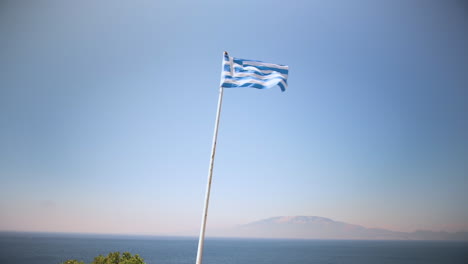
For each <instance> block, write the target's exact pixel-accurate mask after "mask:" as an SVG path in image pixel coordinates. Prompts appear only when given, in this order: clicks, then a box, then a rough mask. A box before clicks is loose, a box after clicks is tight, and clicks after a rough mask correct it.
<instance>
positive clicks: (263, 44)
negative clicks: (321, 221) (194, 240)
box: [0, 0, 468, 234]
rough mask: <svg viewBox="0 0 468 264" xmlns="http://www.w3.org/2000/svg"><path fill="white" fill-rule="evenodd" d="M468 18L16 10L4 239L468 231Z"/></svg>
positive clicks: (7, 4)
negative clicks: (244, 74)
mask: <svg viewBox="0 0 468 264" xmlns="http://www.w3.org/2000/svg"><path fill="white" fill-rule="evenodd" d="M467 14H468V8H467V5H466V3H464V2H463V1H458V0H449V1H437V0H426V1H423V0H414V1H404V0H396V1H385V0H377V1H374V0H372V1H371V0H357V1H338V0H332V1H293V2H291V3H288V4H286V3H285V2H284V1H279V0H273V1H272V0H269V1H266V0H260V1H243V0H241V1H236V2H230V1H215V0H213V1H121V2H119V3H117V2H114V1H99V2H96V1H77V2H68V1H67V2H65V1H52V0H45V1H34V2H22V1H2V2H1V4H0V35H1V36H2V41H0V58H2V59H1V60H0V124H1V129H0V230H35V231H45V232H88V233H92V232H103V233H133V234H138V233H177V232H188V231H189V230H199V228H200V223H201V217H202V210H203V201H204V195H205V188H206V183H207V177H206V176H207V170H208V163H209V158H210V150H211V141H212V136H213V128H214V121H215V115H216V105H217V98H218V85H219V81H220V74H221V72H220V70H221V62H222V55H223V52H224V51H228V52H229V54H230V55H231V56H234V57H239V58H245V59H253V60H261V61H266V62H271V63H278V64H285V65H288V66H289V79H288V84H289V88H288V90H287V91H286V92H284V93H283V92H281V91H280V88H278V87H276V88H274V89H269V90H257V89H225V91H224V99H223V109H222V113H221V121H220V130H219V137H218V145H217V147H218V148H217V154H216V161H215V166H214V175H213V184H212V193H211V200H210V208H209V212H208V226H207V228H208V232H209V230H215V229H220V228H226V227H230V226H233V225H236V224H242V223H249V222H253V221H256V220H259V219H264V218H268V217H272V216H278V215H292V216H294V215H317V216H323V217H328V218H331V219H337V220H339V221H343V222H346V223H353V224H358V225H362V226H366V227H379V228H384V229H389V230H395V231H405V232H408V231H414V230H418V229H421V230H433V231H440V230H443V231H448V232H455V231H459V230H468V203H467V201H468V118H467V113H468V89H467V87H468V49H467V48H466V47H468V31H467V30H466V29H467V28H468V19H467V18H468V16H467Z"/></svg>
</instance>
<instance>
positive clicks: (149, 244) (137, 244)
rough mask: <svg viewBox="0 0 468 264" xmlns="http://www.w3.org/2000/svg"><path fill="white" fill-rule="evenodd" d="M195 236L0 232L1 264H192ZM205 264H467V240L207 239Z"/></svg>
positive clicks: (195, 248) (193, 260)
mask: <svg viewBox="0 0 468 264" xmlns="http://www.w3.org/2000/svg"><path fill="white" fill-rule="evenodd" d="M197 243H198V241H197V239H196V238H164V237H142V236H140V237H138V236H102V235H76V234H44V233H0V263H1V264H10V263H11V264H31V263H34V264H58V263H60V262H62V261H64V260H67V259H78V260H83V261H85V262H91V261H92V259H93V258H94V257H95V256H97V255H99V254H104V255H107V253H109V252H111V251H121V252H124V251H129V252H131V253H132V254H139V255H140V256H142V257H143V258H144V259H145V261H146V263H148V264H153V263H157V264H194V263H195V256H196V250H197ZM203 263H204V264H244V263H245V264H247V263H256V264H267V263H268V264H286V263H288V264H306V263H317V264H322V263H323V264H326V263H327V264H338V263H340V264H343V263H345V264H346V263H349V264H358V263H359V264H370V263H379V264H380V263H382V264H386V263H392V264H402V263H424V264H431V263H441V264H442V263H443V264H446V263H464V264H466V263H468V243H467V242H435V241H336V240H267V239H207V240H206V242H205V254H204V261H203Z"/></svg>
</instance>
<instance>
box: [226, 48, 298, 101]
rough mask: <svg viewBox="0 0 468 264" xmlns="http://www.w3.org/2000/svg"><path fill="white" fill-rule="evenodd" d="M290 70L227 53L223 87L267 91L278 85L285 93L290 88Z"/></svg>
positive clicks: (283, 66) (282, 66) (286, 67)
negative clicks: (288, 81)
mask: <svg viewBox="0 0 468 264" xmlns="http://www.w3.org/2000/svg"><path fill="white" fill-rule="evenodd" d="M288 70H289V67H288V66H286V65H280V64H273V63H266V62H261V61H257V60H245V59H239V58H234V57H231V56H229V55H228V54H227V53H225V54H224V60H223V72H222V75H221V86H222V87H223V88H247V87H251V88H257V89H267V88H271V87H274V86H276V85H278V86H279V87H280V88H281V91H283V92H284V91H285V90H286V88H287V87H288V83H287V79H288Z"/></svg>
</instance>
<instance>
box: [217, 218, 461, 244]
mask: <svg viewBox="0 0 468 264" xmlns="http://www.w3.org/2000/svg"><path fill="white" fill-rule="evenodd" d="M210 235H211V234H210ZM214 236H217V237H250V238H292V239H353V240H455V241H468V232H465V231H462V232H455V233H449V232H445V231H440V232H434V231H429V230H416V231H414V232H400V231H392V230H387V229H383V228H367V227H364V226H361V225H356V224H349V223H345V222H340V221H335V220H333V219H330V218H326V217H321V216H275V217H270V218H265V219H261V220H258V221H253V222H250V223H248V224H244V225H238V226H235V227H233V228H229V229H224V230H218V232H216V234H215V235H214Z"/></svg>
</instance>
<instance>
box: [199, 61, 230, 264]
mask: <svg viewBox="0 0 468 264" xmlns="http://www.w3.org/2000/svg"><path fill="white" fill-rule="evenodd" d="M224 54H227V52H224ZM222 103H223V86H222V85H220V87H219V98H218V111H217V112H216V122H215V129H214V135H213V144H212V147H211V158H210V167H209V169H208V184H207V185H206V194H205V207H204V208H203V217H202V224H201V229H200V238H199V240H198V251H197V262H196V264H202V258H203V245H204V242H205V229H206V219H207V216H208V204H209V202H210V190H211V179H212V178H213V165H214V159H215V154H216V141H217V139H218V127H219V118H220V116H221V105H222Z"/></svg>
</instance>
